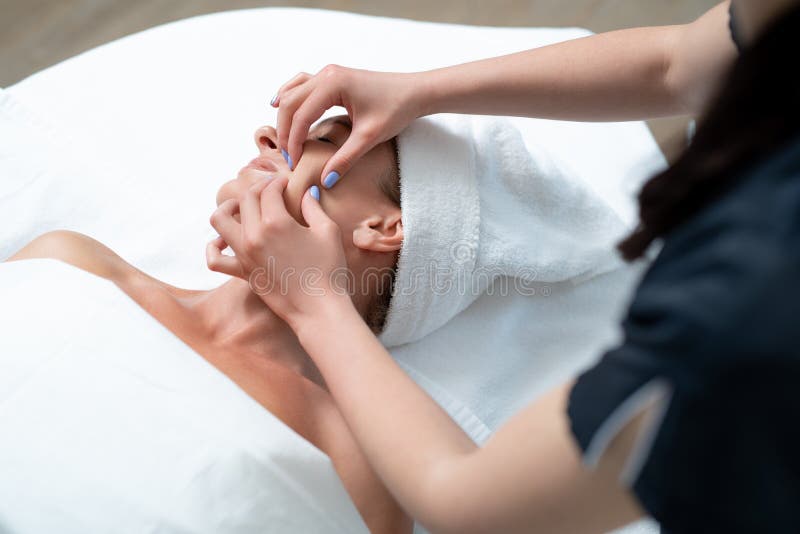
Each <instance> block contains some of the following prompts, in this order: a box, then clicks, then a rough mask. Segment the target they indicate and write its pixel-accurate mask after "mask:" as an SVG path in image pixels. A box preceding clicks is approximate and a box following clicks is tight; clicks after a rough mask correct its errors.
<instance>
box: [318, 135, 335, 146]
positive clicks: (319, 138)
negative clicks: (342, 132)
mask: <svg viewBox="0 0 800 534" xmlns="http://www.w3.org/2000/svg"><path fill="white" fill-rule="evenodd" d="M317 141H324V142H325V143H330V144H332V145H335V144H336V143H334V142H333V141H331V140H330V139H328V138H327V137H317Z"/></svg>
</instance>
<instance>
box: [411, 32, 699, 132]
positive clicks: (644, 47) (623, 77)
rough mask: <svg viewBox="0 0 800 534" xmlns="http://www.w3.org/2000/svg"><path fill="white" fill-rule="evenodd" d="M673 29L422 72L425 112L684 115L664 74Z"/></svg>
mask: <svg viewBox="0 0 800 534" xmlns="http://www.w3.org/2000/svg"><path fill="white" fill-rule="evenodd" d="M680 28H681V27H680V26H665V27H654V28H635V29H629V30H621V31H615V32H610V33H605V34H598V35H594V36H591V37H586V38H583V39H576V40H572V41H566V42H563V43H559V44H555V45H551V46H546V47H542V48H536V49H533V50H527V51H524V52H518V53H514V54H510V55H506V56H501V57H498V58H491V59H487V60H480V61H474V62H471V63H464V64H461V65H455V66H452V67H446V68H442V69H436V70H432V71H427V72H424V73H422V74H421V76H422V77H421V80H423V81H424V84H423V86H424V87H425V88H426V89H425V91H426V97H425V112H426V113H425V114H433V113H470V114H482V115H510V116H518V117H540V118H549V119H559V120H579V121H607V120H613V121H621V120H637V119H644V118H650V117H657V116H666V115H676V114H681V113H687V112H690V111H692V110H689V109H687V108H686V105H685V102H684V99H683V98H682V96H681V95H680V94H679V92H678V91H677V90H676V87H674V86H672V85H671V84H670V83H669V77H668V70H669V66H670V57H671V52H672V50H674V47H675V40H676V39H678V38H679V37H680Z"/></svg>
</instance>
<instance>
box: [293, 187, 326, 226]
mask: <svg viewBox="0 0 800 534" xmlns="http://www.w3.org/2000/svg"><path fill="white" fill-rule="evenodd" d="M315 190H316V191H315ZM318 197H319V188H318V187H317V186H316V185H312V186H311V187H309V188H308V191H306V194H305V195H303V200H302V201H300V211H301V212H302V213H303V219H305V221H306V224H307V225H308V226H309V228H314V227H315V226H319V225H320V224H326V223H332V222H333V220H332V219H331V218H330V217H328V214H327V213H325V210H323V209H322V205H321V204H320V203H319V199H318Z"/></svg>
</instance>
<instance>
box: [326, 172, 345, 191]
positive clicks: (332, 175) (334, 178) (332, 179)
mask: <svg viewBox="0 0 800 534" xmlns="http://www.w3.org/2000/svg"><path fill="white" fill-rule="evenodd" d="M339 178H341V176H339V173H338V172H336V171H331V172H329V173H328V176H326V177H325V179H324V180H322V185H324V186H325V187H326V188H328V189H330V188H331V187H333V185H334V184H335V183H336V182H338V181H339Z"/></svg>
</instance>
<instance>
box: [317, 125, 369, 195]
mask: <svg viewBox="0 0 800 534" xmlns="http://www.w3.org/2000/svg"><path fill="white" fill-rule="evenodd" d="M376 144H377V143H375V142H370V141H369V140H367V139H366V138H365V137H364V136H363V135H359V134H357V133H356V132H353V133H351V134H350V137H348V138H347V140H346V141H345V142H344V144H343V145H342V146H341V147H340V148H339V150H337V151H336V153H335V154H334V155H333V156H331V157H330V159H328V162H327V163H326V164H325V166H324V167H323V168H322V176H321V177H320V182H321V183H322V185H323V187H325V188H326V189H330V188H331V187H333V186H334V185H336V182H338V181H339V179H340V178H341V177H342V176H344V175H345V174H347V172H348V171H349V170H350V169H351V168H353V165H355V163H356V162H357V161H358V160H359V159H360V158H361V157H362V156H364V154H366V153H367V152H369V151H370V150H372V148H373V147H374V146H375V145H376Z"/></svg>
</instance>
